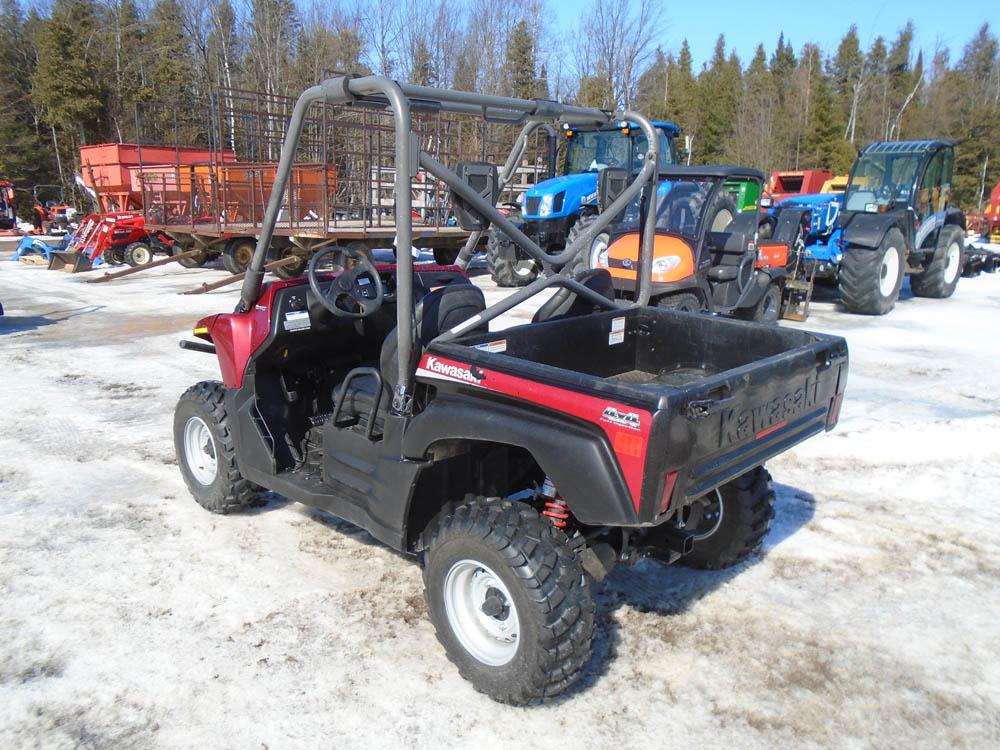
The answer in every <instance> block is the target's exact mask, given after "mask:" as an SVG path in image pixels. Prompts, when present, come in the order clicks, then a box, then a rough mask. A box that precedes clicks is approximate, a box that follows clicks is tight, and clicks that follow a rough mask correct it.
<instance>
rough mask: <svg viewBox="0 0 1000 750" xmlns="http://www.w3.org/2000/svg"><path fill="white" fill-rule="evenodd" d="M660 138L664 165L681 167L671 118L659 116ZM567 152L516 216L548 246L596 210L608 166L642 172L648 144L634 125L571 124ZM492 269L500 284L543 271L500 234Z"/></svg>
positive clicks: (491, 249) (492, 243) (495, 237)
mask: <svg viewBox="0 0 1000 750" xmlns="http://www.w3.org/2000/svg"><path fill="white" fill-rule="evenodd" d="M653 126H654V127H655V128H656V130H657V133H658V135H659V139H660V144H659V146H660V167H661V169H666V168H668V167H670V166H673V165H676V164H677V162H678V158H677V147H676V141H677V137H678V136H679V135H680V132H681V129H680V128H679V127H678V126H677V125H675V124H674V123H672V122H664V121H660V120H654V121H653ZM562 137H563V138H564V139H565V144H566V145H565V155H564V157H563V159H562V169H561V174H560V175H558V176H556V177H552V178H550V179H548V180H544V181H542V182H539V183H537V184H536V185H533V186H532V187H531V188H529V189H528V190H527V191H526V192H525V193H524V194H523V195H522V196H521V198H520V200H519V202H520V208H521V211H520V217H515V216H512V217H511V219H512V220H516V219H518V218H519V219H520V220H519V221H517V222H516V223H517V224H518V226H519V228H520V229H521V231H523V232H524V233H525V234H527V235H528V236H529V237H531V238H532V239H533V240H535V242H537V243H538V244H539V245H540V246H541V247H543V248H545V249H546V250H558V249H561V248H563V247H564V246H565V245H566V238H567V236H568V234H569V232H570V230H571V229H572V228H573V225H574V224H575V223H576V221H577V220H578V219H579V218H580V217H581V216H586V215H587V214H589V213H595V214H596V213H597V212H598V205H597V177H598V175H599V174H600V172H601V170H603V169H606V168H609V167H610V168H614V169H625V170H628V171H630V172H631V171H634V170H638V169H639V168H640V167H641V164H642V157H643V155H644V154H645V153H646V150H647V148H648V144H647V141H646V136H645V135H644V134H643V132H642V131H641V130H640V129H639V127H638V126H637V125H636V124H635V123H630V122H619V123H617V124H616V125H615V126H613V127H603V128H570V127H566V128H564V129H563V131H562ZM486 254H487V261H488V263H489V267H490V273H491V274H492V276H493V280H494V281H495V282H496V283H497V285H498V286H523V285H525V284H528V283H529V282H531V281H532V280H533V279H534V278H535V277H536V276H537V275H538V271H539V269H538V266H537V263H536V262H535V261H534V260H532V259H531V258H528V257H527V256H526V255H523V254H522V253H520V252H519V251H518V250H517V249H516V247H515V246H514V243H512V242H510V240H508V239H507V238H506V236H505V235H503V234H502V233H500V232H497V231H493V232H491V233H490V238H489V242H488V243H487V251H486Z"/></svg>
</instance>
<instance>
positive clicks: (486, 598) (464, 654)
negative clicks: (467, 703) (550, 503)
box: [424, 498, 594, 705]
mask: <svg viewBox="0 0 1000 750" xmlns="http://www.w3.org/2000/svg"><path fill="white" fill-rule="evenodd" d="M424 585H425V596H426V598H427V609H428V612H429V614H430V618H431V621H432V622H433V623H434V628H435V630H436V631H437V637H438V640H439V641H440V642H441V645H443V646H444V649H445V652H446V653H447V655H448V658H449V659H450V660H451V661H452V662H453V663H454V664H455V665H456V666H457V667H458V671H459V673H460V674H461V675H462V676H463V677H464V678H465V679H467V680H469V682H471V683H472V685H473V687H475V688H476V690H479V691H480V692H482V693H485V694H487V695H489V696H490V697H491V698H493V699H494V700H497V701H500V702H502V703H510V704H514V705H526V704H530V703H536V702H539V701H541V700H544V699H547V698H551V697H554V696H556V695H559V694H560V693H562V692H563V691H564V690H566V688H568V687H569V686H570V685H571V684H573V682H575V681H576V680H577V679H578V678H579V677H580V674H581V672H582V670H583V667H584V665H586V663H587V661H588V660H589V659H590V651H591V641H592V638H593V632H594V601H593V599H592V597H591V594H590V588H589V585H588V584H587V582H586V578H585V577H584V574H583V568H582V567H581V565H580V562H579V559H578V558H577V556H576V553H575V552H574V551H573V550H572V549H571V548H570V546H569V540H568V539H567V538H566V535H565V534H563V532H562V531H559V530H557V529H555V528H554V527H553V526H552V525H551V524H549V523H548V522H547V521H546V520H544V519H542V518H541V517H540V516H539V515H538V513H537V511H535V509H534V508H532V507H531V506H529V505H526V504H523V503H515V502H511V501H509V500H501V499H499V498H491V499H485V498H480V499H477V500H473V501H471V502H468V503H465V504H464V505H460V506H459V507H458V508H456V509H455V511H454V512H453V513H451V514H450V515H448V516H446V517H445V518H444V519H443V520H442V521H441V522H440V524H439V525H438V526H437V528H436V529H435V531H434V532H433V536H432V537H431V539H430V543H429V545H428V548H427V552H426V555H425V565H424Z"/></svg>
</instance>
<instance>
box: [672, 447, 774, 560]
mask: <svg viewBox="0 0 1000 750" xmlns="http://www.w3.org/2000/svg"><path fill="white" fill-rule="evenodd" d="M772 518H774V490H773V489H772V488H771V475H770V474H768V473H767V470H766V469H765V468H764V467H763V466H759V467H757V468H756V469H753V470H752V471H748V472H747V473H746V474H744V475H743V476H741V477H737V478H736V479H734V480H733V481H731V482H729V483H727V484H724V485H722V486H721V487H720V488H719V489H718V490H716V491H714V492H710V493H709V494H708V495H705V496H704V497H703V498H699V500H698V501H696V502H695V503H693V504H692V505H691V511H690V514H689V517H688V518H687V523H686V524H685V526H684V528H685V530H686V531H687V532H688V533H691V534H694V536H695V540H694V549H693V550H692V551H691V552H690V553H688V554H687V555H685V556H684V557H682V558H681V559H680V562H682V563H683V564H684V565H687V566H688V567H691V568H700V569H703V570H720V569H722V568H728V567H730V566H732V565H736V564H737V563H740V562H742V561H743V560H745V559H747V558H748V557H749V556H750V555H752V554H753V553H754V552H756V551H757V550H758V549H759V548H760V545H761V543H762V542H763V541H764V537H765V536H767V532H768V531H769V530H770V528H771V519H772Z"/></svg>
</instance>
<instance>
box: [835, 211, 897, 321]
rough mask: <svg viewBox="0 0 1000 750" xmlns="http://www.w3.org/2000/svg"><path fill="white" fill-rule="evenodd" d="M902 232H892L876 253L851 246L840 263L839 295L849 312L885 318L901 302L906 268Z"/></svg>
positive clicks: (893, 230) (883, 239)
mask: <svg viewBox="0 0 1000 750" xmlns="http://www.w3.org/2000/svg"><path fill="white" fill-rule="evenodd" d="M905 248H906V242H905V240H904V239H903V233H902V232H900V231H899V230H898V229H890V230H889V231H888V232H886V234H885V237H883V238H882V242H881V244H880V245H879V246H878V249H877V250H870V249H868V248H864V247H848V248H847V249H846V250H845V251H844V259H843V260H842V261H841V263H840V296H841V299H842V300H843V302H844V307H846V308H847V310H848V311H849V312H852V313H858V314H860V315H885V314H886V313H887V312H889V311H890V310H891V309H892V308H893V306H895V304H896V300H897V299H899V289H900V287H902V285H903V274H904V270H905V265H906V257H905Z"/></svg>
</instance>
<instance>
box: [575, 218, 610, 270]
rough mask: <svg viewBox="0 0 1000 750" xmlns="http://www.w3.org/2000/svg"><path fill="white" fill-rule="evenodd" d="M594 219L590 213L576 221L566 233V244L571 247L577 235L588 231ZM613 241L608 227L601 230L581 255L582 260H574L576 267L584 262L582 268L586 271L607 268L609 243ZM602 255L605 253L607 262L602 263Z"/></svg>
mask: <svg viewBox="0 0 1000 750" xmlns="http://www.w3.org/2000/svg"><path fill="white" fill-rule="evenodd" d="M593 221H594V215H593V214H588V215H586V216H581V217H580V218H579V219H577V220H576V221H575V222H573V226H571V227H570V229H569V232H568V233H567V235H566V246H567V247H569V245H570V244H572V243H573V242H574V241H575V240H576V238H577V237H579V236H580V235H581V234H583V233H584V232H586V231H587V227H588V226H590V224H591V223H592V222H593ZM610 241H611V235H610V234H608V231H607V229H605V230H604V231H602V232H599V233H598V234H597V236H596V237H594V241H593V242H591V243H590V247H588V248H587V249H586V250H585V251H584V252H583V254H582V255H581V256H580V262H579V263H576V262H573V265H574V267H579V266H580V264H582V268H583V270H585V271H590V270H592V269H594V268H607V262H606V261H607V251H608V243H609V242H610ZM601 255H604V257H605V262H604V263H603V264H602V263H601Z"/></svg>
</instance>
